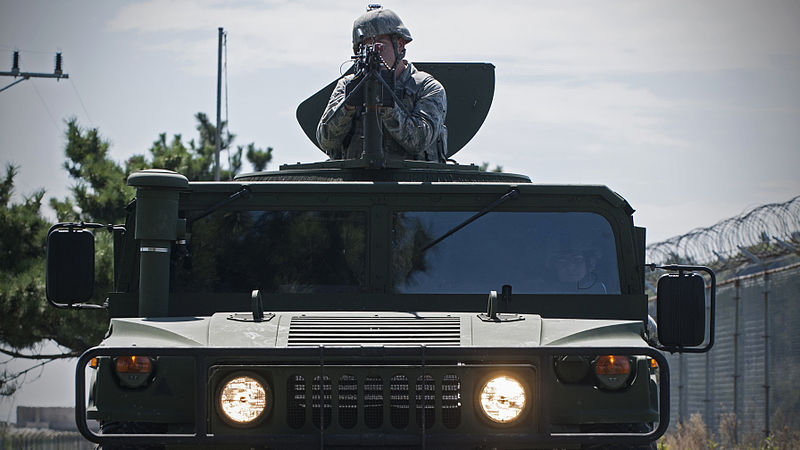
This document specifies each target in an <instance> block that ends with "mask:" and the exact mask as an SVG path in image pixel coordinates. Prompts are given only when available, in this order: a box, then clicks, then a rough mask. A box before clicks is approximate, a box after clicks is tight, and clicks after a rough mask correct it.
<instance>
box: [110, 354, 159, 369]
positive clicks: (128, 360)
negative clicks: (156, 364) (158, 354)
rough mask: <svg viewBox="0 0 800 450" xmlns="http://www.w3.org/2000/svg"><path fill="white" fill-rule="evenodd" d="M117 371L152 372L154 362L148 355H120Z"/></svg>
mask: <svg viewBox="0 0 800 450" xmlns="http://www.w3.org/2000/svg"><path fill="white" fill-rule="evenodd" d="M116 367H117V373H150V372H152V371H153V363H152V362H151V361H150V358H148V357H147V356H120V357H119V358H117V366H116Z"/></svg>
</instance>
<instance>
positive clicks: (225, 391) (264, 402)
mask: <svg viewBox="0 0 800 450" xmlns="http://www.w3.org/2000/svg"><path fill="white" fill-rule="evenodd" d="M271 403H272V395H271V392H270V390H269V385H268V384H266V383H265V382H262V381H261V380H259V379H256V378H255V377H253V376H248V375H237V376H233V377H231V378H228V380H227V381H226V382H225V383H223V385H222V388H221V389H220V391H219V410H220V412H221V413H222V414H221V415H222V418H223V419H224V420H225V421H226V422H227V423H229V424H230V425H235V426H246V425H251V424H254V423H256V422H257V421H258V420H259V419H261V418H263V417H264V416H266V412H267V411H268V409H269V408H270V407H271V406H272V405H271Z"/></svg>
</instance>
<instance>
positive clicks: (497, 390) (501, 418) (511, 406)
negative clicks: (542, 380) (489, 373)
mask: <svg viewBox="0 0 800 450" xmlns="http://www.w3.org/2000/svg"><path fill="white" fill-rule="evenodd" d="M480 395H481V397H480V405H481V409H482V410H483V413H484V414H486V417H488V418H489V419H491V420H492V421H494V422H497V423H511V422H513V421H515V420H517V419H518V418H519V417H520V415H521V414H522V412H523V411H524V410H525V404H526V401H527V395H526V392H525V388H524V387H523V386H522V384H521V383H520V382H519V381H517V380H515V379H513V378H511V377H508V376H500V377H495V378H492V379H491V380H489V381H488V382H487V383H486V384H485V385H484V386H483V389H481V394H480Z"/></svg>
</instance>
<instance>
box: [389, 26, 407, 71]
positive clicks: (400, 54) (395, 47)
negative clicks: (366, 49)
mask: <svg viewBox="0 0 800 450" xmlns="http://www.w3.org/2000/svg"><path fill="white" fill-rule="evenodd" d="M399 47H400V45H399V44H398V42H397V35H396V34H393V35H392V50H394V64H392V67H391V69H389V70H395V69H396V68H397V64H399V63H400V60H402V59H403V58H405V57H406V49H403V51H402V52H400V50H399Z"/></svg>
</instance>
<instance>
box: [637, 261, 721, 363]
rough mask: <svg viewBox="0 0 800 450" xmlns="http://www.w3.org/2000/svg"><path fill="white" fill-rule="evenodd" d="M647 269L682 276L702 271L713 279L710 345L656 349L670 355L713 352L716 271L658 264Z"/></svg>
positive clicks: (699, 267) (646, 265)
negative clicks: (668, 271) (661, 270)
mask: <svg viewBox="0 0 800 450" xmlns="http://www.w3.org/2000/svg"><path fill="white" fill-rule="evenodd" d="M644 266H645V267H647V268H649V269H650V270H651V271H653V270H656V269H663V270H670V271H677V272H678V273H679V274H680V275H683V273H684V272H694V271H700V272H705V273H707V274H708V275H709V277H711V286H710V289H711V293H710V295H709V316H710V317H709V327H710V329H709V331H708V343H707V344H706V345H705V346H703V347H700V348H693V347H683V346H680V345H671V346H664V345H658V346H655V348H657V349H659V350H664V351H668V352H670V353H675V352H679V353H705V352H707V351H709V350H711V347H712V346H713V345H714V324H715V322H716V321H715V317H714V316H715V315H716V314H715V313H714V311H715V306H714V305H715V303H716V291H717V277H716V276H715V275H714V271H713V270H711V269H710V268H708V267H706V266H689V265H683V264H667V265H663V266H659V265H657V264H652V263H651V264H645V265H644Z"/></svg>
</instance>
